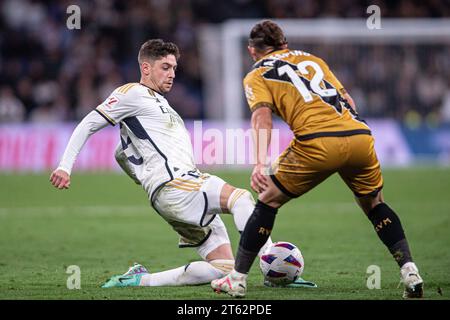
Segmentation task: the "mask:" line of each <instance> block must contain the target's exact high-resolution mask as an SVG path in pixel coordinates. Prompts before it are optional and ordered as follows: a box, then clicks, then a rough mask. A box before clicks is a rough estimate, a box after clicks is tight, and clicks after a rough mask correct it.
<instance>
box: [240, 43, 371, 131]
mask: <svg viewBox="0 0 450 320" xmlns="http://www.w3.org/2000/svg"><path fill="white" fill-rule="evenodd" d="M244 89H245V95H246V98H247V102H248V104H249V107H250V109H251V110H252V111H254V110H255V109H256V108H258V106H260V105H261V104H265V105H269V106H271V108H272V111H273V112H274V113H276V114H277V115H279V116H280V117H281V118H282V119H283V120H284V121H285V122H286V123H287V124H288V125H289V126H290V128H291V130H292V131H293V133H294V134H295V136H296V137H297V138H299V139H310V138H315V137H320V136H341V135H351V134H357V133H368V134H370V129H369V127H368V126H367V125H366V124H365V122H364V121H363V120H361V119H360V118H359V116H358V114H357V113H356V112H355V111H354V110H353V109H352V108H351V107H350V105H349V104H348V103H347V101H346V100H344V99H343V97H342V96H343V95H344V94H345V92H346V91H345V89H344V87H343V85H342V84H341V83H340V82H339V80H338V79H337V78H336V76H335V75H334V74H333V73H332V72H331V70H330V69H329V67H328V65H327V64H326V63H325V62H324V61H323V60H322V59H320V58H318V57H316V56H314V55H312V54H309V53H306V52H303V51H299V50H289V49H285V50H278V51H275V52H272V53H270V54H268V55H266V56H264V57H263V58H262V59H260V60H259V61H258V62H256V63H255V65H254V66H253V70H252V71H250V72H249V73H248V74H247V76H246V77H245V79H244Z"/></svg>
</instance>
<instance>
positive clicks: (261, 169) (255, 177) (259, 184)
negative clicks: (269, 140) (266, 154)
mask: <svg viewBox="0 0 450 320" xmlns="http://www.w3.org/2000/svg"><path fill="white" fill-rule="evenodd" d="M266 172H267V167H266V166H265V165H262V164H257V165H256V166H255V167H254V168H253V172H252V176H251V178H250V186H251V188H252V189H253V190H254V191H255V192H257V193H262V192H263V191H264V190H266V189H267V188H268V187H269V185H268V184H267V178H266Z"/></svg>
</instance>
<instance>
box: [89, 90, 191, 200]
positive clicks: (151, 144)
mask: <svg viewBox="0 0 450 320" xmlns="http://www.w3.org/2000/svg"><path fill="white" fill-rule="evenodd" d="M96 111H97V112H98V113H99V114H100V115H101V116H102V117H104V118H105V119H106V120H107V121H108V122H109V123H110V124H111V125H113V126H114V125H116V124H119V125H120V136H121V141H122V148H123V149H124V152H125V154H126V156H127V157H128V161H129V162H130V164H131V165H133V166H134V171H135V174H136V177H137V179H138V180H139V181H140V183H141V185H142V186H143V187H144V189H145V190H146V191H147V193H148V194H149V197H150V200H153V195H154V192H155V191H157V190H158V189H159V187H160V186H161V185H163V184H164V183H166V182H168V181H171V180H173V179H174V178H176V177H178V176H180V175H181V174H183V173H186V172H187V171H189V170H196V167H195V163H194V155H193V152H192V144H191V140H190V137H189V133H188V131H187V130H186V127H185V125H184V121H183V120H182V119H181V117H180V116H179V115H178V113H177V112H176V111H175V110H174V109H172V107H171V106H170V105H169V103H168V102H167V100H166V99H165V98H164V97H163V96H162V95H161V94H159V93H157V92H155V91H153V90H152V89H150V88H148V87H146V86H144V85H142V84H139V83H129V84H126V85H123V86H121V87H119V88H117V89H116V90H114V91H113V93H112V94H111V95H110V96H109V97H108V98H107V99H106V100H105V101H104V102H103V103H102V104H100V105H99V106H97V108H96Z"/></svg>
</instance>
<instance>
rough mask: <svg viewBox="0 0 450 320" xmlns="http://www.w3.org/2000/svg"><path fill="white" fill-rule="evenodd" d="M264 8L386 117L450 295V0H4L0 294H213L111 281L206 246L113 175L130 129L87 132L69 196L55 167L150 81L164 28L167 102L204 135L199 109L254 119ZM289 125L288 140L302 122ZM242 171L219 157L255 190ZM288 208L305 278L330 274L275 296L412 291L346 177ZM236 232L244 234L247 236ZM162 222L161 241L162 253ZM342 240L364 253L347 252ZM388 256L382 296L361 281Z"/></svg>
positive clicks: (417, 229)
mask: <svg viewBox="0 0 450 320" xmlns="http://www.w3.org/2000/svg"><path fill="white" fill-rule="evenodd" d="M373 4H375V5H378V6H379V7H380V9H381V27H382V28H381V29H379V30H378V29H375V30H370V29H368V28H367V26H366V21H367V18H368V17H369V16H370V14H368V13H367V12H366V10H367V7H368V6H369V5H373ZM70 5H78V6H79V7H80V9H81V29H79V30H76V29H75V30H69V29H68V28H67V26H66V21H67V19H68V17H69V16H70V14H68V13H67V12H66V10H67V8H68V7H69V6H70ZM262 18H271V19H274V20H275V21H277V22H279V23H280V24H281V26H282V27H284V28H285V30H286V33H287V38H288V41H289V43H290V46H291V47H292V48H296V49H300V50H305V51H309V52H311V53H313V54H316V55H318V56H319V57H321V58H323V59H324V60H325V61H327V62H328V64H329V65H330V67H331V69H332V70H333V71H334V72H335V74H336V75H337V77H338V78H339V79H340V80H341V81H342V82H343V84H344V86H345V87H346V88H347V90H348V91H349V92H350V94H351V95H352V96H353V98H354V99H355V101H356V104H357V106H358V111H359V113H360V114H361V116H362V117H363V118H365V119H366V120H367V121H368V123H369V125H371V127H372V128H373V131H374V135H375V138H376V148H377V151H378V153H379V156H380V160H381V162H382V165H383V166H384V168H391V169H387V170H386V171H385V179H386V181H387V187H386V189H385V190H386V193H387V194H388V197H389V199H392V203H393V205H394V206H395V207H396V208H398V209H399V211H400V215H401V216H402V219H404V220H402V221H404V223H405V225H406V226H407V233H408V235H409V236H411V245H412V247H413V248H416V251H414V252H417V256H418V257H419V266H423V268H425V270H426V272H425V273H424V277H427V278H426V281H427V280H428V282H427V285H429V287H430V288H432V289H430V291H429V292H432V293H430V295H429V296H431V297H432V298H439V297H440V296H442V292H441V293H439V294H438V292H440V291H442V290H444V297H446V298H447V299H448V297H449V296H448V293H446V291H448V290H449V289H450V283H449V281H448V270H449V267H450V256H449V252H448V244H449V243H450V239H449V232H448V230H449V212H450V203H449V201H448V191H449V190H450V175H449V166H450V19H449V18H450V2H449V1H448V0H427V1H420V0H399V1H387V0H384V1H377V0H374V1H357V0H339V1H333V0H329V1H328V0H264V1H256V0H215V1H207V0H130V1H113V0H93V1H87V0H86V1H83V0H69V1H64V0H62V1H52V0H49V1H36V0H1V1H0V30H1V31H0V228H1V232H0V235H1V236H0V252H2V255H1V256H0V271H1V272H0V298H60V297H66V298H85V299H86V298H87V299H90V298H99V299H104V298H106V299H108V298H133V297H134V298H155V299H158V298H172V297H174V298H181V299H183V298H187V299H190V298H192V297H194V298H195V297H196V298H201V299H203V298H205V299H209V298H210V292H209V291H206V289H205V291H204V292H203V291H202V290H200V291H199V290H192V291H189V290H191V289H187V288H182V289H180V290H177V292H174V291H173V290H170V289H168V290H165V289H161V290H159V291H158V290H152V291H151V292H148V291H147V292H145V293H144V292H143V291H133V292H124V291H121V292H120V293H119V291H117V292H115V291H112V293H111V292H108V293H104V292H103V291H101V290H98V285H99V284H100V282H101V281H102V280H105V278H106V277H107V276H109V275H111V274H115V273H118V272H120V271H125V270H124V268H126V267H127V263H129V262H133V261H128V260H129V259H131V257H145V259H146V260H144V258H143V260H140V262H141V261H143V262H144V264H145V263H146V261H148V260H150V261H151V263H152V267H153V268H156V269H159V270H160V269H162V268H167V267H174V266H178V265H181V264H182V263H186V261H187V258H186V255H188V258H190V259H193V260H195V259H197V258H196V255H195V253H194V252H193V251H192V252H190V253H188V252H183V253H182V254H180V253H179V250H178V249H177V248H176V236H175V234H174V233H173V232H171V231H170V228H169V227H168V226H167V225H166V224H165V223H164V222H163V221H162V220H161V219H160V217H158V216H157V215H156V214H154V215H149V210H150V211H151V209H149V206H148V203H147V201H146V199H145V195H144V193H142V191H141V192H139V190H138V188H137V187H136V186H133V185H132V184H131V182H130V181H129V179H127V177H125V176H123V175H120V176H119V175H116V174H110V172H111V171H114V172H115V171H117V170H118V166H116V164H115V160H114V157H113V148H114V147H115V145H116V143H117V142H118V132H117V128H105V129H104V130H102V131H101V132H99V133H97V134H96V135H94V136H93V137H92V139H91V140H90V141H89V142H88V143H87V145H86V146H85V148H84V149H83V150H82V152H81V153H80V156H79V158H78V161H77V164H76V166H75V171H74V179H76V180H74V182H73V184H72V186H71V190H70V191H69V192H58V191H56V190H53V189H52V188H51V186H50V184H49V183H48V181H47V180H48V175H49V172H50V170H52V169H54V168H55V167H56V166H57V164H58V162H59V159H60V156H61V154H62V152H63V150H64V147H65V145H66V143H67V141H68V139H69V137H70V134H71V132H72V130H73V128H74V126H75V125H76V123H77V121H79V120H80V119H81V118H82V117H83V116H84V115H86V114H87V113H88V112H90V111H91V110H92V109H93V108H95V106H97V105H98V104H99V103H101V102H102V101H103V100H104V99H105V98H106V97H107V96H108V95H109V93H110V92H111V91H112V90H114V89H115V88H116V87H118V86H120V85H122V84H124V83H126V82H136V81H138V80H139V68H138V65H137V62H136V56H137V50H138V48H139V46H140V45H141V43H142V42H144V41H145V40H147V39H149V38H163V39H165V40H168V41H173V42H175V43H177V44H178V46H179V47H180V49H181V60H180V61H179V69H178V72H177V78H176V80H175V85H174V87H173V90H172V92H170V93H169V94H167V99H168V100H169V102H170V103H171V105H172V106H173V107H174V109H176V110H177V111H178V112H179V113H180V115H181V116H182V117H183V118H184V119H185V120H186V125H187V127H188V129H189V130H190V131H191V133H192V132H193V130H194V127H195V125H196V122H195V121H197V120H202V126H203V129H208V128H213V129H219V130H220V131H221V132H224V131H225V130H226V129H227V128H230V127H234V128H247V127H248V119H249V116H250V114H249V112H248V108H247V106H246V104H245V101H244V94H243V90H242V89H241V83H242V76H243V75H244V74H245V73H246V71H247V70H248V69H249V68H250V66H251V63H252V61H251V60H250V58H249V57H248V56H247V55H246V36H247V34H248V33H249V31H250V27H251V25H252V24H253V23H254V22H256V21H258V20H261V19H262ZM197 124H198V123H197ZM277 127H279V128H280V141H281V144H282V145H281V147H283V146H284V145H285V144H287V142H288V141H289V137H290V133H289V131H288V130H286V128H285V127H283V125H282V124H280V123H277ZM208 142H209V141H201V143H200V145H194V151H195V152H196V159H197V160H198V163H199V165H200V167H201V168H202V169H206V170H210V169H212V168H211V167H208V166H206V164H207V163H203V162H202V161H201V160H202V157H201V156H200V155H199V153H202V152H203V151H204V149H205V147H207V146H208ZM194 143H195V142H194ZM228 146H229V144H225V150H224V152H225V153H226V152H230V150H228V149H227V147H228ZM212 164H213V165H214V163H212ZM423 166H424V167H425V169H424V170H422V169H418V168H419V167H423ZM238 167H239V166H233V165H232V166H227V167H225V168H224V167H223V166H215V168H214V169H217V168H220V169H221V170H222V171H220V172H219V174H220V175H221V176H222V177H223V178H224V179H226V180H228V181H230V182H231V183H233V184H235V185H239V186H240V187H245V188H249V185H248V184H249V183H248V177H249V174H250V172H249V170H248V169H249V167H247V168H246V169H245V170H246V172H245V174H242V172H239V171H237V172H235V171H234V170H233V169H234V168H238ZM392 167H394V168H392ZM397 167H401V169H398V168H397ZM436 167H437V168H436ZM84 171H88V173H86V174H84V173H83V172H84ZM92 171H95V172H98V171H102V172H103V173H98V174H95V175H93V174H91V173H92ZM29 173H34V174H29ZM343 201H345V202H343ZM300 208H301V209H300ZM285 210H286V211H287V213H286V214H285V215H282V216H280V218H279V219H278V220H277V224H278V225H277V231H276V232H275V233H274V239H275V240H287V241H292V242H294V243H297V244H298V243H300V244H301V248H302V249H303V252H304V254H306V261H307V264H309V265H308V268H307V271H308V273H307V275H306V276H307V277H308V278H312V280H314V279H319V280H320V281H321V282H320V287H319V290H320V291H317V294H316V292H315V293H310V292H306V293H305V292H303V293H301V294H300V293H295V294H292V292H290V293H288V292H283V291H279V292H278V293H277V297H276V298H279V299H284V298H285V299H299V297H300V298H305V299H308V298H312V299H321V298H331V299H336V298H337V299H340V298H350V299H353V298H363V299H364V298H374V297H375V298H377V299H384V298H392V299H396V298H399V291H398V289H396V285H397V282H398V280H397V276H398V275H397V270H396V268H395V266H394V264H393V263H392V259H391V258H390V257H389V255H388V253H387V252H385V251H384V250H385V249H384V248H383V247H382V245H381V244H380V243H379V242H378V240H377V239H376V237H375V236H374V235H373V234H372V233H371V232H370V227H369V225H368V224H367V221H366V220H365V218H364V217H363V216H362V215H361V214H360V212H359V211H358V208H357V207H356V206H355V205H354V204H353V202H352V199H351V194H350V192H348V190H347V189H346V188H345V187H344V185H343V184H342V183H341V182H339V181H338V179H336V177H334V178H332V179H331V180H330V182H327V183H325V184H324V185H323V186H322V185H321V186H319V188H318V189H317V191H313V192H312V193H311V194H308V195H306V196H305V197H304V198H302V200H301V203H297V202H295V203H294V202H292V203H290V204H289V205H287V206H286V209H285ZM289 213H291V214H289ZM349 213H352V214H350V215H349ZM294 215H298V216H299V220H301V221H307V224H306V225H305V226H304V228H302V230H301V232H298V230H297V229H296V228H292V225H291V221H290V220H289V219H292V217H293V216H294ZM290 217H291V218H290ZM424 217H426V219H425V218H424ZM140 221H145V222H146V223H140ZM323 221H329V222H330V223H327V224H324V223H323ZM226 224H229V221H226ZM230 229H231V230H234V228H233V227H232V226H231V228H230ZM349 230H352V231H351V232H349ZM430 230H431V231H432V232H427V231H430ZM316 231H318V232H319V233H320V235H322V236H320V235H317V233H316ZM230 232H231V233H230V234H231V238H232V240H233V246H234V245H235V243H237V239H238V234H237V232H234V231H230ZM149 234H151V238H152V239H151V240H153V241H154V240H155V239H156V242H157V243H158V246H152V248H149V246H148V244H147V243H148V241H149ZM324 234H327V235H329V236H330V237H332V238H333V241H332V242H333V246H331V245H330V243H329V239H328V237H323V235H324ZM169 239H170V240H169ZM355 239H363V241H360V242H358V241H355ZM130 241H132V242H133V246H132V247H130V246H129V242H130ZM165 243H167V245H165ZM93 244H95V245H93ZM118 250H119V251H120V252H118ZM342 252H346V253H347V255H350V256H352V259H354V260H352V259H342ZM159 256H164V257H165V258H166V259H164V261H160V260H161V259H158V257H159ZM374 261H375V263H386V267H383V268H385V269H383V270H385V272H390V275H391V276H390V278H389V279H387V280H383V281H384V282H383V288H386V287H388V288H389V289H387V291H377V292H369V291H368V290H367V289H365V282H364V281H365V280H361V279H364V277H365V274H364V271H365V268H366V267H367V266H368V265H369V264H371V263H374ZM68 264H77V265H80V266H81V267H82V270H83V272H84V273H83V277H84V278H83V279H85V280H83V281H85V282H83V288H84V289H85V290H83V291H82V292H78V293H72V294H70V293H68V290H67V289H66V288H65V281H66V277H67V275H66V274H65V268H66V267H67V265H68ZM55 270H56V271H55ZM337 270H340V272H337ZM386 270H387V271H386ZM358 272H359V273H358ZM355 275H357V276H356V277H355ZM29 279H31V280H29ZM86 279H87V280H86ZM383 279H385V278H383ZM86 281H87V282H86ZM252 281H253V283H254V284H256V283H258V285H260V283H259V282H256V281H257V280H252ZM258 281H259V280H258ZM56 284H57V285H56ZM55 286H57V288H55ZM86 288H87V289H86ZM321 288H323V290H322V289H321ZM361 288H363V289H365V290H363V289H361ZM441 289H442V290H441ZM96 290H97V291H96ZM264 290H265V289H264V287H259V291H258V292H259V293H253V294H254V295H253V296H251V297H253V298H265V299H272V298H274V295H273V293H272V292H271V291H270V290H266V291H264ZM254 292H255V291H254ZM299 294H300V295H299Z"/></svg>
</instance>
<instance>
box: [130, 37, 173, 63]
mask: <svg viewBox="0 0 450 320" xmlns="http://www.w3.org/2000/svg"><path fill="white" fill-rule="evenodd" d="M169 54H173V55H174V56H175V59H177V60H178V59H179V58H180V51H179V50H178V47H177V45H176V44H175V43H172V42H164V41H163V40H161V39H151V40H148V41H146V42H144V44H143V45H142V46H141V49H139V54H138V62H139V64H141V63H142V62H143V61H144V60H145V59H149V60H152V61H155V60H159V59H161V58H164V57H166V56H168V55H169Z"/></svg>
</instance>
